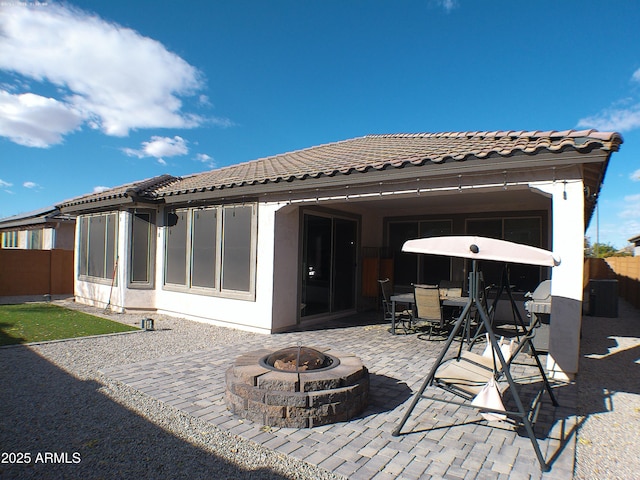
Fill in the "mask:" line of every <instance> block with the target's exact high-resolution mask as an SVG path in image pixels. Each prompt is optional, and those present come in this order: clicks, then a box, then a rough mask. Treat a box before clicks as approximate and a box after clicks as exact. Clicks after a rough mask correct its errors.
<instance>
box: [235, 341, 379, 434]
mask: <svg viewBox="0 0 640 480" xmlns="http://www.w3.org/2000/svg"><path fill="white" fill-rule="evenodd" d="M368 397H369V371H368V370H367V368H366V367H365V366H364V365H363V364H362V361H361V360H360V359H359V358H358V357H356V356H355V355H352V354H349V353H342V352H337V351H334V350H332V349H330V348H310V347H302V346H298V347H290V348H284V349H282V350H277V351H273V350H266V349H263V350H258V351H255V352H251V353H247V354H245V355H241V356H240V357H238V358H237V359H236V361H235V362H234V364H233V366H231V367H230V368H229V369H228V370H227V389H226V392H225V401H226V403H227V407H228V408H229V410H231V411H232V412H233V413H234V414H236V415H238V416H240V417H242V418H246V419H249V420H252V421H254V422H258V423H261V424H263V425H270V426H274V427H294V428H306V427H314V426H319V425H326V424H329V423H335V422H342V421H346V420H349V419H350V418H353V417H355V416H356V415H358V414H359V413H360V412H362V410H364V408H365V407H366V406H367V401H368Z"/></svg>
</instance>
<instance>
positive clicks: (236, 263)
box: [222, 207, 253, 292]
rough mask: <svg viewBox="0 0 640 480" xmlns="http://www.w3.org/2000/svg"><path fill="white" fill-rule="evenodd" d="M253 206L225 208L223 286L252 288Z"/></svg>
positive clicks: (228, 287) (243, 289)
mask: <svg viewBox="0 0 640 480" xmlns="http://www.w3.org/2000/svg"><path fill="white" fill-rule="evenodd" d="M252 210H253V209H252V207H226V208H225V209H224V219H223V220H224V224H223V227H222V228H223V246H222V288H223V289H225V290H238V291H242V292H248V291H250V290H251V218H252Z"/></svg>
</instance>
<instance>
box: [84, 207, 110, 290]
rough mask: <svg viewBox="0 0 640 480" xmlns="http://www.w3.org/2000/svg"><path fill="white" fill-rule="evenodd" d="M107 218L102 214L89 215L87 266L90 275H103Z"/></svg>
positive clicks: (101, 276)
mask: <svg viewBox="0 0 640 480" xmlns="http://www.w3.org/2000/svg"><path fill="white" fill-rule="evenodd" d="M106 232H107V218H106V216H104V215H97V216H95V217H89V267H88V271H87V274H88V275H89V276H91V277H100V278H106V277H105V246H106Z"/></svg>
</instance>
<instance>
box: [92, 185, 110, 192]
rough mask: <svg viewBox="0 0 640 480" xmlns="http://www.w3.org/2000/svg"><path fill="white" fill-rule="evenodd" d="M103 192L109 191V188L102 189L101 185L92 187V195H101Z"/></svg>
mask: <svg viewBox="0 0 640 480" xmlns="http://www.w3.org/2000/svg"><path fill="white" fill-rule="evenodd" d="M105 190H109V187H104V186H102V185H98V186H97V187H93V193H101V192H104V191H105Z"/></svg>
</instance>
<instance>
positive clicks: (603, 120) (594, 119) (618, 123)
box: [578, 104, 640, 132]
mask: <svg viewBox="0 0 640 480" xmlns="http://www.w3.org/2000/svg"><path fill="white" fill-rule="evenodd" d="M578 127H586V128H591V127H593V128H597V129H598V130H605V131H611V130H615V131H617V132H627V131H629V130H634V129H636V128H638V127H640V104H636V105H632V106H631V107H629V108H610V109H606V110H604V111H603V112H601V113H599V114H597V115H593V116H591V117H586V118H583V119H580V120H579V121H578Z"/></svg>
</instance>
